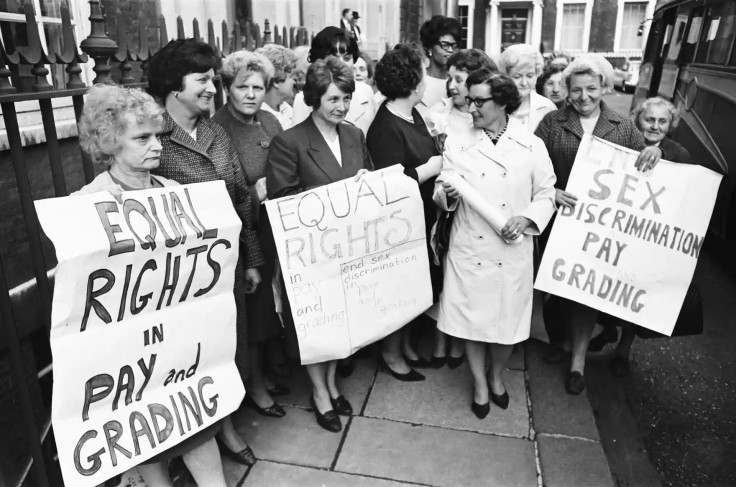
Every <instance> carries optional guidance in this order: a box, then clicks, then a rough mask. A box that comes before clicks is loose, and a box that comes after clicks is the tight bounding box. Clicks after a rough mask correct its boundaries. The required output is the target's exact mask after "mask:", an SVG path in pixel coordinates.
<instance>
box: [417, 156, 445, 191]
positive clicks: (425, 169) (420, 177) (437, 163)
mask: <svg viewBox="0 0 736 487" xmlns="http://www.w3.org/2000/svg"><path fill="white" fill-rule="evenodd" d="M441 170H442V156H432V157H430V158H429V159H427V162H425V163H424V164H422V165H421V166H418V167H417V182H418V183H419V184H422V183H424V182H425V181H427V180H429V179H432V178H433V177H436V176H438V175H439V174H440V171H441Z"/></svg>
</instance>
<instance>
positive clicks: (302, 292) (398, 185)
mask: <svg viewBox="0 0 736 487" xmlns="http://www.w3.org/2000/svg"><path fill="white" fill-rule="evenodd" d="M266 208H267V209H268V215H269V218H270V220H271V227H272V229H273V233H274V239H275V241H276V247H277V249H278V255H279V262H280V265H281V270H282V272H283V275H284V282H285V284H286V292H287V295H288V297H289V302H290V304H291V311H292V316H293V319H294V323H295V326H296V333H297V338H298V340H299V351H300V355H301V361H302V363H303V364H311V363H319V362H324V361H326V360H333V359H340V358H345V357H347V356H349V355H351V354H352V353H353V352H355V351H356V350H358V349H360V348H362V347H364V346H365V345H368V344H370V343H372V342H375V341H376V340H380V339H381V338H383V337H385V336H386V335H388V334H390V333H392V332H394V331H396V330H397V329H399V328H400V327H401V326H403V325H405V324H406V323H408V322H409V321H410V320H411V319H413V318H414V317H416V316H418V315H419V314H421V313H423V312H424V311H425V310H426V309H427V308H429V306H431V304H432V287H431V283H430V277H429V260H428V257H427V244H426V236H425V225H424V212H423V206H422V199H421V197H420V195H419V187H418V186H417V183H416V182H415V181H413V180H412V179H410V178H408V177H407V176H405V175H404V174H403V172H402V168H401V166H398V165H397V166H392V167H390V168H387V169H383V170H381V171H375V172H371V173H367V174H365V175H364V176H363V177H362V179H361V180H360V181H358V182H356V181H354V179H352V178H350V179H346V180H344V181H340V182H337V183H333V184H329V185H327V186H321V187H318V188H314V189H310V190H308V191H304V192H302V193H299V194H296V195H293V196H286V197H283V198H280V199H277V200H272V201H268V202H267V203H266Z"/></svg>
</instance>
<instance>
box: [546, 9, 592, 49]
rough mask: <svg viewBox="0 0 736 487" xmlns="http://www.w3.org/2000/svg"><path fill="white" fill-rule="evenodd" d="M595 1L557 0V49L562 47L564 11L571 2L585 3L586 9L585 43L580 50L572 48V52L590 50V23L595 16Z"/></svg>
mask: <svg viewBox="0 0 736 487" xmlns="http://www.w3.org/2000/svg"><path fill="white" fill-rule="evenodd" d="M593 1H594V0H557V14H556V19H555V50H560V49H561V46H560V44H561V42H562V17H563V15H562V13H563V10H564V8H565V5H569V4H573V5H575V4H582V5H585V11H584V13H583V45H582V49H580V50H577V49H575V50H570V49H568V51H570V53H572V54H580V53H585V52H588V48H589V46H590V23H591V20H592V17H593Z"/></svg>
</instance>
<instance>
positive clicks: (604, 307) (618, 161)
mask: <svg viewBox="0 0 736 487" xmlns="http://www.w3.org/2000/svg"><path fill="white" fill-rule="evenodd" d="M637 155H638V153H637V152H635V151H631V150H628V149H625V148H623V147H620V146H617V145H615V144H611V143H609V142H606V141H603V140H601V139H598V138H592V139H591V138H589V137H585V138H584V139H583V143H581V144H580V149H579V150H578V154H577V157H576V159H575V164H574V165H573V168H572V172H571V173H570V179H569V181H568V184H567V188H566V190H567V191H569V192H570V193H572V194H574V195H575V196H577V197H578V201H577V205H576V207H575V209H574V210H572V211H571V210H568V209H565V208H560V210H558V213H557V218H556V220H555V222H554V226H553V228H552V233H551V235H550V239H549V242H548V243H547V248H546V249H545V251H544V256H543V258H542V262H541V265H540V268H539V273H538V275H537V281H536V283H535V287H536V288H537V289H540V290H542V291H547V292H549V293H552V294H556V295H558V296H562V297H565V298H568V299H572V300H574V301H577V302H580V303H583V304H585V305H587V306H590V307H592V308H595V309H598V310H600V311H604V312H606V313H608V314H611V315H613V316H618V317H619V318H622V319H624V320H627V321H630V322H632V323H635V324H637V325H640V326H643V327H645V328H649V329H651V330H654V331H657V332H659V333H663V334H665V335H671V334H672V329H673V328H674V326H675V322H676V320H677V316H678V314H679V312H680V308H681V307H682V302H683V300H684V298H685V294H686V292H687V289H688V285H689V284H690V281H691V280H692V277H693V272H694V271H695V265H696V263H697V260H698V256H699V255H700V252H701V250H702V248H703V241H704V239H705V233H706V231H707V229H708V222H709V221H710V216H711V213H712V211H713V205H714V203H715V199H716V194H717V192H718V186H719V184H720V181H721V176H720V175H719V174H716V173H715V172H713V171H711V170H709V169H706V168H704V167H700V166H696V165H689V164H675V163H671V162H667V161H660V162H659V164H658V165H657V166H656V167H655V168H654V169H653V170H651V171H648V172H644V173H642V172H640V171H637V170H636V168H635V167H634V163H635V162H636V158H637Z"/></svg>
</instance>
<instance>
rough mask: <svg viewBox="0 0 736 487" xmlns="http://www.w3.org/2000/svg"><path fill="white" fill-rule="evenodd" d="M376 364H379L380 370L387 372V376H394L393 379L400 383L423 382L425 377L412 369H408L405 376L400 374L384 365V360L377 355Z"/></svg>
mask: <svg viewBox="0 0 736 487" xmlns="http://www.w3.org/2000/svg"><path fill="white" fill-rule="evenodd" d="M378 362H379V363H380V364H381V368H382V369H384V370H386V371H388V373H389V374H391V375H393V376H394V379H397V380H400V381H402V382H418V381H420V380H424V379H425V377H424V376H423V375H422V374H420V373H419V372H417V371H416V370H414V369H409V372H407V373H406V374H400V373H398V372H396V371H394V369H392V368H391V367H389V365H388V363H386V359H385V358H383V355H382V354H380V353H379V354H378Z"/></svg>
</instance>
